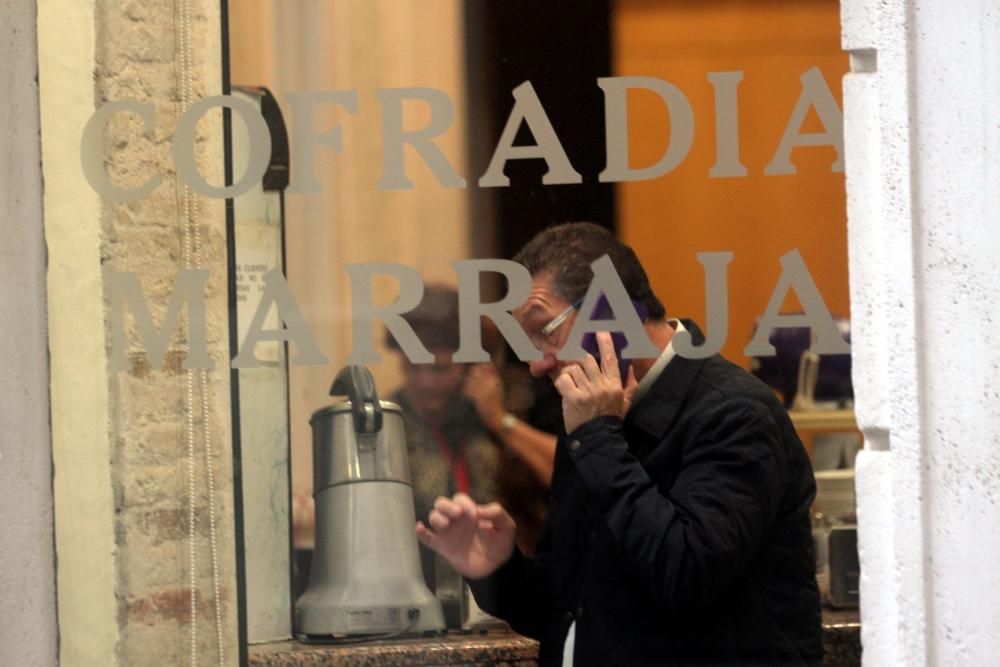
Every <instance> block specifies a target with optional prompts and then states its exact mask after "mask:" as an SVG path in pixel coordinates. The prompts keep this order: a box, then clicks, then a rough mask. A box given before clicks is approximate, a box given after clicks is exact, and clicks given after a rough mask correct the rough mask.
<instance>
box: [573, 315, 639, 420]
mask: <svg viewBox="0 0 1000 667" xmlns="http://www.w3.org/2000/svg"><path fill="white" fill-rule="evenodd" d="M596 336H597V347H598V350H599V351H600V355H601V363H600V364H599V365H598V363H597V360H596V359H594V357H593V356H592V355H589V354H588V355H587V356H586V357H585V358H584V359H583V360H582V361H581V362H580V363H579V364H570V365H568V366H566V367H565V368H563V369H562V371H561V372H560V373H559V376H558V377H557V378H556V379H555V383H554V384H555V387H556V390H558V392H559V395H560V396H562V399H563V400H562V408H563V422H564V423H565V425H566V432H567V433H572V432H573V431H575V430H576V429H577V428H578V427H580V426H582V425H583V424H584V423H586V422H588V421H590V420H591V419H594V418H595V417H603V416H611V417H619V418H623V417H625V413H626V412H628V406H629V403H630V402H631V400H632V397H633V396H634V395H635V391H636V389H637V388H638V387H639V383H638V382H636V379H635V374H634V373H633V371H632V368H631V366H630V367H629V371H628V378H627V380H626V381H625V386H624V387H623V386H622V381H621V372H620V371H619V370H618V357H617V356H616V355H615V345H614V343H613V342H612V340H611V334H609V333H607V332H606V331H601V332H598V333H597V334H596Z"/></svg>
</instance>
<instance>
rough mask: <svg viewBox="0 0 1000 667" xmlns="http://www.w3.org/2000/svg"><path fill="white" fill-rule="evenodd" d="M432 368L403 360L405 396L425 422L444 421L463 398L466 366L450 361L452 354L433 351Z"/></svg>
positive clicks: (428, 365)
mask: <svg viewBox="0 0 1000 667" xmlns="http://www.w3.org/2000/svg"><path fill="white" fill-rule="evenodd" d="M431 353H432V354H433V355H434V363H432V364H415V363H413V362H411V361H410V360H409V359H406V358H405V356H404V359H403V375H404V378H403V379H404V383H403V394H404V395H405V396H406V398H407V400H408V401H409V403H410V405H411V406H413V409H414V410H415V411H416V412H417V414H419V415H420V416H421V417H422V418H424V419H437V418H441V417H443V416H444V415H445V414H446V413H447V410H448V406H449V405H450V404H451V402H452V401H455V400H457V399H458V398H460V397H461V395H462V385H463V384H464V383H465V372H466V368H467V366H466V365H464V364H456V363H453V362H452V360H451V356H452V354H453V350H431Z"/></svg>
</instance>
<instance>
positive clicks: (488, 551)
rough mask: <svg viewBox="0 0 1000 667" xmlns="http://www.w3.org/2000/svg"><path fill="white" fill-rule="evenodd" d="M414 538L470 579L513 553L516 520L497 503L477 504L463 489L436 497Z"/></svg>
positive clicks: (492, 567) (495, 567) (493, 567)
mask: <svg viewBox="0 0 1000 667" xmlns="http://www.w3.org/2000/svg"><path fill="white" fill-rule="evenodd" d="M427 523H428V524H430V527H428V526H426V525H425V524H424V523H423V522H422V521H417V528H416V530H417V538H418V539H419V540H420V541H421V542H423V543H424V544H426V545H427V546H428V547H430V548H431V549H433V550H434V551H436V552H437V553H439V554H440V555H441V557H442V558H444V559H445V561H447V562H448V564H449V565H451V566H452V567H453V568H455V570H457V571H458V572H459V573H460V574H462V575H463V576H464V577H466V578H469V579H481V578H483V577H485V576H488V575H490V574H492V573H493V572H494V571H496V569H497V568H499V567H500V566H501V565H503V564H504V563H505V562H507V560H509V559H510V557H511V555H512V554H513V553H514V532H515V529H516V527H517V526H516V524H515V523H514V519H512V518H511V516H510V514H508V513H507V511H506V510H505V509H504V508H503V507H501V506H500V504H499V503H489V504H487V505H477V504H476V503H475V502H474V501H473V500H472V498H470V497H469V496H467V495H466V494H464V493H457V494H455V496H454V497H453V498H444V497H439V498H438V499H437V500H435V501H434V509H433V510H431V513H430V516H429V517H428V518H427Z"/></svg>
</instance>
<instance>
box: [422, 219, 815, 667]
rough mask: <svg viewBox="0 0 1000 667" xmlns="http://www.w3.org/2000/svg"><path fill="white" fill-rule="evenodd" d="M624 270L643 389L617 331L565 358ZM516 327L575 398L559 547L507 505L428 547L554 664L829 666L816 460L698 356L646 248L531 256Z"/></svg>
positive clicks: (437, 532) (595, 241) (741, 383)
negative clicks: (598, 289) (599, 287)
mask: <svg viewBox="0 0 1000 667" xmlns="http://www.w3.org/2000/svg"><path fill="white" fill-rule="evenodd" d="M605 254H606V255H608V256H609V257H610V259H611V261H612V263H613V264H614V267H615V269H616V271H617V273H618V276H619V277H620V278H621V282H622V283H623V284H624V287H625V289H626V290H627V292H628V295H629V297H630V298H631V299H632V300H633V301H635V302H636V303H638V304H641V309H642V310H645V311H647V312H648V317H647V318H646V320H645V324H644V328H645V332H646V333H647V334H648V336H649V339H650V341H651V342H652V343H653V344H654V345H655V346H656V348H657V349H658V350H660V351H661V354H660V356H659V357H657V358H648V359H633V360H632V362H631V368H630V369H629V371H628V373H627V375H626V377H625V380H624V381H623V379H622V374H621V373H620V372H619V364H620V363H621V362H620V360H619V358H618V356H617V355H616V350H615V347H614V344H613V342H612V339H611V336H610V335H609V334H607V333H603V332H602V333H598V334H597V343H598V347H599V353H598V355H597V357H598V358H597V359H595V358H594V356H590V355H587V356H586V357H585V358H583V359H582V360H564V359H560V358H558V357H557V356H556V353H557V352H558V351H559V350H560V349H561V348H562V347H563V346H564V345H566V341H567V336H568V332H569V330H570V328H571V324H572V319H573V318H575V317H578V316H579V314H578V313H577V312H576V309H577V308H578V307H579V304H580V301H581V299H582V297H583V296H584V293H586V292H587V287H588V285H589V283H590V280H591V273H590V265H591V263H592V262H593V261H594V260H595V259H597V258H599V257H601V256H603V255H605ZM515 259H516V260H517V261H519V262H521V263H522V264H524V265H525V266H526V267H527V268H528V270H529V272H530V273H531V275H532V290H531V294H530V296H529V298H528V300H527V301H526V302H525V304H524V305H523V306H521V307H520V308H519V309H518V310H517V311H516V312H515V316H516V317H517V318H518V321H519V322H520V323H521V325H522V327H523V328H524V330H525V332H526V333H527V334H528V336H529V338H530V339H531V340H532V341H533V342H534V343H535V344H536V346H537V347H538V348H539V350H540V351H541V352H542V353H543V354H542V359H540V360H537V361H533V362H531V364H530V366H531V371H532V373H533V374H534V375H539V376H540V375H548V376H549V377H550V378H551V379H552V381H553V383H554V385H555V387H556V389H557V390H558V391H559V393H560V394H561V396H562V399H563V418H564V422H565V432H564V433H562V434H561V435H560V437H559V442H558V445H557V448H556V461H555V470H554V472H553V478H552V487H551V491H550V507H549V516H548V520H547V524H546V531H545V535H544V537H543V538H542V542H541V543H540V544H539V546H538V549H537V551H536V554H535V555H534V557H532V558H528V557H526V556H524V555H523V554H521V553H520V552H519V551H518V550H517V549H516V548H515V547H514V543H513V534H514V525H513V521H512V520H511V519H510V516H509V515H508V514H507V513H506V512H505V511H504V509H503V508H502V507H500V506H499V505H497V504H495V503H494V504H490V505H476V504H475V503H474V502H472V500H471V499H469V498H468V497H467V496H463V495H458V496H455V497H454V498H451V499H446V498H439V499H438V501H437V502H436V503H435V509H434V510H433V511H432V512H431V513H430V516H429V519H428V523H429V524H430V527H427V526H424V525H423V524H422V523H421V524H418V526H417V534H418V536H419V537H420V539H421V540H422V541H423V542H424V543H425V544H427V545H428V546H430V547H431V548H433V549H435V550H437V551H438V552H439V553H440V554H441V555H442V556H443V557H444V558H445V559H447V560H448V561H449V562H451V563H452V564H453V565H454V567H455V568H456V569H457V570H459V571H460V572H462V573H463V574H465V576H466V577H468V578H469V579H470V580H472V587H473V591H474V593H475V595H476V600H477V601H478V602H479V604H480V606H482V607H483V608H484V609H486V610H487V611H489V612H490V613H492V614H494V615H496V616H499V617H501V618H503V619H505V620H507V621H508V622H509V623H510V624H511V626H512V627H513V628H514V629H515V630H517V631H518V632H521V633H523V634H525V635H528V636H530V637H535V638H537V639H539V640H540V642H541V650H540V656H539V662H540V664H541V665H576V666H582V665H601V666H604V665H623V666H625V665H627V666H628V667H636V666H639V665H674V664H721V663H730V664H767V665H773V664H812V663H817V662H819V661H820V659H821V657H822V643H821V634H820V632H821V631H820V610H819V593H818V590H817V587H816V581H815V572H814V567H815V565H814V560H813V555H812V538H811V530H810V521H809V506H810V504H811V503H812V500H813V496H814V494H815V483H814V481H813V475H812V470H811V467H810V464H809V460H808V457H807V455H806V452H805V450H804V448H803V447H802V444H801V442H800V441H799V439H798V437H797V436H796V435H795V431H794V429H793V427H792V424H791V421H790V420H789V418H788V415H787V414H786V412H785V410H784V409H783V407H782V406H781V404H780V403H779V402H778V401H777V399H776V398H775V396H774V393H773V392H772V391H771V390H770V389H768V388H767V387H766V386H764V385H763V384H761V383H760V382H758V381H757V380H756V379H755V378H753V377H752V376H750V375H749V374H748V373H746V372H745V371H743V370H742V369H740V368H739V367H737V366H735V365H733V364H731V363H729V362H727V361H726V360H724V359H722V358H721V357H719V356H713V357H709V358H707V359H699V360H695V359H687V358H682V357H679V356H676V355H675V354H674V350H673V346H672V345H671V339H672V338H673V336H674V335H675V334H676V333H677V332H681V331H686V332H687V333H688V334H690V335H691V337H692V342H693V343H695V344H699V343H700V342H701V340H702V338H701V334H700V332H698V331H697V328H696V327H695V326H694V324H693V323H691V322H678V321H668V320H666V319H665V313H664V309H663V306H662V304H661V303H660V302H659V300H658V299H657V298H656V296H655V295H654V294H653V292H652V290H651V289H650V287H649V284H648V280H647V278H646V275H645V271H644V270H643V269H642V267H641V265H640V264H639V261H638V259H637V258H636V257H635V254H634V253H633V252H632V250H631V249H630V248H628V247H627V246H625V245H624V244H622V243H620V242H619V241H617V240H616V239H615V238H614V237H613V236H611V235H610V234H609V233H608V232H607V231H605V230H603V229H602V228H600V227H597V226H595V225H589V224H582V223H578V224H571V225H561V226H558V227H553V228H551V229H549V230H546V231H545V232H542V233H541V234H540V235H539V236H538V237H536V238H535V239H534V240H533V241H532V242H530V243H529V244H528V245H527V246H525V248H524V249H523V250H522V251H521V252H520V253H519V254H518V256H517V257H516V258H515Z"/></svg>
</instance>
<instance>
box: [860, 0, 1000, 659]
mask: <svg viewBox="0 0 1000 667" xmlns="http://www.w3.org/2000/svg"><path fill="white" fill-rule="evenodd" d="M842 10H843V14H842V18H843V27H844V46H845V48H846V49H847V50H849V51H851V53H852V71H853V73H852V74H850V75H849V76H848V77H847V79H846V80H845V90H844V100H845V147H846V153H847V184H848V188H847V190H848V217H849V225H850V244H851V245H850V255H851V267H850V268H851V303H852V313H853V331H852V334H853V335H852V338H853V353H854V361H855V363H854V373H855V377H854V386H855V391H856V395H855V398H856V401H857V405H856V411H857V416H858V423H859V425H860V426H861V428H862V430H863V431H864V433H865V440H866V443H865V446H866V449H865V451H864V452H862V453H861V454H860V455H859V457H858V460H857V485H858V515H859V522H860V533H859V541H860V545H859V548H860V555H861V568H862V581H861V605H862V607H861V612H862V643H863V645H864V660H865V663H866V664H870V665H879V666H881V665H893V664H896V665H919V664H941V665H951V664H955V665H972V664H991V663H993V662H995V661H996V656H997V655H998V654H1000V623H998V614H997V613H996V609H997V604H996V600H997V599H1000V574H998V571H997V568H996V562H997V555H996V554H997V553H998V552H1000V521H998V520H997V518H996V508H997V505H998V504H1000V446H998V445H1000V442H998V439H1000V436H998V434H1000V409H998V408H997V406H998V405H1000V400H998V399H1000V393H998V379H997V378H998V371H1000V332H998V329H997V327H996V325H995V324H994V323H993V319H994V318H995V316H996V313H1000V299H998V298H997V296H996V293H995V285H996V281H997V278H998V277H1000V260H998V257H1000V229H998V228H997V225H996V221H997V220H998V219H1000V190H998V188H997V180H998V179H997V177H998V175H1000V152H998V150H997V149H998V147H1000V146H998V145H1000V127H998V126H997V123H996V111H995V110H996V108H997V106H998V103H1000V81H998V80H997V78H996V76H995V72H996V71H997V69H998V66H1000V53H998V52H997V50H996V48H995V46H996V44H997V43H1000V8H998V7H997V6H996V3H995V2H988V1H986V0H983V1H978V2H977V1H971V2H962V3H937V2H929V1H923V0H881V1H876V0H845V1H844V2H843V3H842Z"/></svg>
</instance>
